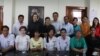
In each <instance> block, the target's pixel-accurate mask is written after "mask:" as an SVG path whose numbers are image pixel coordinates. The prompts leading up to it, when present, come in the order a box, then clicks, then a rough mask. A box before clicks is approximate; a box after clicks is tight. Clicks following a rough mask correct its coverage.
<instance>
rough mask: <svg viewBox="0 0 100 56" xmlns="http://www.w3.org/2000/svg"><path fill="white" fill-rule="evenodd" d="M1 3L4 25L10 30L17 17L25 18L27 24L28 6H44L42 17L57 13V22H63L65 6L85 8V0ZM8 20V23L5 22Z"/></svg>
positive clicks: (5, 1) (13, 0)
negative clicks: (20, 15) (21, 15)
mask: <svg viewBox="0 0 100 56" xmlns="http://www.w3.org/2000/svg"><path fill="white" fill-rule="evenodd" d="M0 1H3V2H2V4H3V6H4V24H6V25H8V26H9V27H10V29H11V28H12V24H13V23H15V22H17V20H18V15H19V14H23V15H24V16H25V22H26V23H28V6H44V7H45V10H44V16H45V17H46V16H50V17H51V19H52V13H53V12H54V11H57V12H58V13H59V20H60V21H63V17H64V16H65V15H66V6H81V7H85V6H86V5H85V0H0ZM7 20H9V21H7Z"/></svg>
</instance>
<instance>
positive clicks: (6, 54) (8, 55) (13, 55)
mask: <svg viewBox="0 0 100 56" xmlns="http://www.w3.org/2000/svg"><path fill="white" fill-rule="evenodd" d="M1 56H15V53H14V51H10V52H6V53H4V54H2V55H1Z"/></svg>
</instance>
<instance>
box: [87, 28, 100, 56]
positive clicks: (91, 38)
mask: <svg viewBox="0 0 100 56" xmlns="http://www.w3.org/2000/svg"><path fill="white" fill-rule="evenodd" d="M90 30H91V32H90V34H89V35H88V36H87V37H86V43H87V47H88V49H87V53H86V55H87V56H89V55H90V56H93V55H92V54H93V52H94V51H97V52H98V51H100V41H99V39H98V37H97V36H95V32H96V30H95V27H91V28H90Z"/></svg>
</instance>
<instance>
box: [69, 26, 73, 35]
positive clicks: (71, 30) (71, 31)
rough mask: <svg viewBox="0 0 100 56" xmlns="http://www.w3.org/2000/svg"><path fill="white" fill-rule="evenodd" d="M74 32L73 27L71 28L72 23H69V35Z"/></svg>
mask: <svg viewBox="0 0 100 56" xmlns="http://www.w3.org/2000/svg"><path fill="white" fill-rule="evenodd" d="M73 32H74V28H73V25H70V32H69V35H72V34H73Z"/></svg>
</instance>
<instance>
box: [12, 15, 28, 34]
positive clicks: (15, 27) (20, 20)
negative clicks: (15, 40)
mask: <svg viewBox="0 0 100 56" xmlns="http://www.w3.org/2000/svg"><path fill="white" fill-rule="evenodd" d="M21 26H26V27H27V24H26V23H24V15H19V16H18V22H16V23H15V24H14V25H13V29H12V33H13V34H15V35H18V34H19V28H20V27H21Z"/></svg>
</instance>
